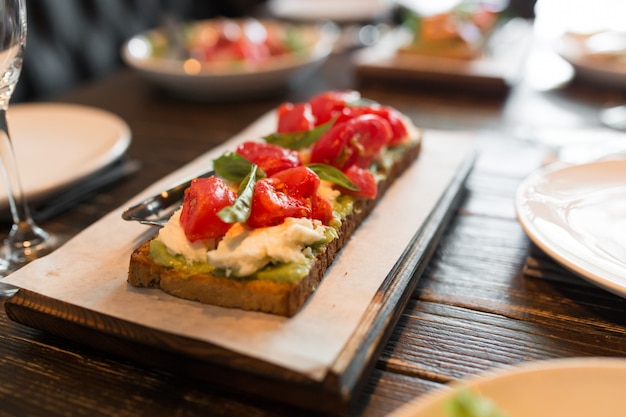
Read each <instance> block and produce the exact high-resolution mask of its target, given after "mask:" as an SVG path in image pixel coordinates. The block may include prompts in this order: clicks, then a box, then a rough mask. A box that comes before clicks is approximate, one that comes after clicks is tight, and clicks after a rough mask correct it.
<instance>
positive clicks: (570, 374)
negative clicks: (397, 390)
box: [390, 358, 626, 417]
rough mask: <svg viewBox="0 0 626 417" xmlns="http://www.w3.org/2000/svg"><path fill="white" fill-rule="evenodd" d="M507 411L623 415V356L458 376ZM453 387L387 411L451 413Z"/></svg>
mask: <svg viewBox="0 0 626 417" xmlns="http://www.w3.org/2000/svg"><path fill="white" fill-rule="evenodd" d="M458 385H459V386H462V387H467V388H468V389H470V390H471V391H473V392H476V393H478V394H479V395H481V396H484V397H486V398H488V399H490V400H491V401H493V402H494V403H495V404H496V405H497V406H498V407H499V408H500V409H501V410H503V411H504V412H506V413H508V414H507V415H509V416H511V417H555V416H567V417H589V416H602V417H618V416H623V415H624V399H623V391H624V386H626V360H624V359H612V358H572V359H553V360H546V361H537V362H529V363H526V364H523V365H519V366H515V367H510V368H504V369H498V370H495V371H493V372H489V373H486V374H483V375H480V376H477V377H474V378H469V379H467V380H465V381H461V382H460V383H459V384H458ZM456 392H457V391H456V390H453V389H450V387H447V388H445V389H442V390H438V391H435V392H433V393H431V394H426V395H425V396H423V397H421V398H419V399H418V400H417V401H415V402H414V403H411V404H408V405H406V406H404V407H402V408H400V409H399V410H398V411H396V412H395V413H393V414H392V415H391V416H390V417H450V416H449V414H447V413H446V410H445V407H446V403H447V402H448V401H449V399H450V398H451V397H452V396H453V395H455V393H456Z"/></svg>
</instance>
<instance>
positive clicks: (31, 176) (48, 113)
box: [0, 103, 131, 207]
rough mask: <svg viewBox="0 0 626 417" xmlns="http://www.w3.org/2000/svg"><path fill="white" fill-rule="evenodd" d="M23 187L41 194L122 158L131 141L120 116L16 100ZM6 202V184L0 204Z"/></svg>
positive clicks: (36, 196)
mask: <svg viewBox="0 0 626 417" xmlns="http://www.w3.org/2000/svg"><path fill="white" fill-rule="evenodd" d="M8 123H9V129H10V131H11V134H12V136H13V143H14V148H15V155H16V158H17V163H18V165H19V169H20V174H21V175H20V176H21V180H22V185H23V188H24V193H25V194H26V196H27V197H28V198H29V199H30V200H40V199H42V198H44V197H46V196H48V195H50V194H51V193H53V192H54V191H58V190H59V189H62V188H63V187H67V186H68V185H71V184H72V183H74V182H75V181H78V180H80V179H82V178H84V177H86V176H88V175H89V174H92V173H94V172H95V171H97V170H98V169H101V168H104V167H106V166H107V165H109V164H111V163H112V162H114V161H116V160H117V159H118V158H120V157H121V156H122V155H123V154H124V153H125V152H126V150H127V148H128V146H129V145H130V142H131V132H130V129H129V127H128V125H127V124H126V122H124V121H123V120H122V119H121V118H119V117H118V116H117V115H114V114H113V113H109V112H108V111H104V110H100V109H97V108H92V107H86V106H79V105H74V104H63V103H29V104H15V105H13V106H11V107H10V108H9V112H8ZM7 206H8V197H7V191H6V188H5V187H1V188H0V207H7Z"/></svg>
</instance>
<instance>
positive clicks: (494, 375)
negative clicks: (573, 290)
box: [389, 356, 626, 417]
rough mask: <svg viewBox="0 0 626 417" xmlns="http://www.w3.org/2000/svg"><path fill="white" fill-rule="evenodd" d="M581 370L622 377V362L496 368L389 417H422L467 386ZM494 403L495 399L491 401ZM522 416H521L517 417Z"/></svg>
mask: <svg viewBox="0 0 626 417" xmlns="http://www.w3.org/2000/svg"><path fill="white" fill-rule="evenodd" d="M579 370H585V371H590V372H594V371H595V372H598V371H605V370H610V371H618V372H622V373H624V376H625V378H626V359H624V358H619V357H593V356H592V357H568V358H554V359H542V360H534V361H529V362H523V363H520V364H515V365H503V366H499V367H496V368H493V369H490V370H487V371H485V372H482V373H480V374H476V375H471V376H468V377H466V378H464V379H461V380H458V381H454V382H452V383H450V384H448V385H445V386H443V387H441V388H439V389H435V390H434V391H431V392H427V393H426V394H424V395H423V396H421V397H419V398H417V399H416V400H413V401H411V402H409V403H408V404H406V405H404V406H402V407H400V408H399V409H398V410H396V411H395V412H393V413H391V415H390V416H389V417H425V415H422V414H420V413H422V412H424V411H427V410H428V409H431V408H432V407H433V406H436V405H438V404H442V403H443V402H444V401H446V400H447V399H448V398H451V397H452V396H453V395H454V394H455V391H456V388H460V387H467V388H470V389H480V387H481V386H484V385H488V384H492V383H496V382H502V381H503V382H504V383H510V381H511V380H513V381H514V380H515V379H516V378H519V377H524V376H526V375H529V374H547V373H553V372H561V371H564V372H576V371H579ZM491 399H492V400H494V401H495V402H496V404H497V401H498V399H497V398H491ZM520 417H522V416H520Z"/></svg>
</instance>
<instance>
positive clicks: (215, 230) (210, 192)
mask: <svg viewBox="0 0 626 417" xmlns="http://www.w3.org/2000/svg"><path fill="white" fill-rule="evenodd" d="M235 198H236V196H235V193H234V192H232V191H231V190H230V189H229V188H228V186H227V185H226V183H225V182H224V181H223V180H222V179H221V178H218V177H209V178H198V179H195V180H193V182H192V183H191V185H190V186H189V188H187V190H185V198H184V200H183V208H182V211H181V213H180V224H181V226H182V228H183V230H184V232H185V236H186V237H187V239H188V240H189V241H191V242H195V241H197V240H201V239H213V238H216V237H220V236H223V235H224V234H225V233H226V232H227V231H228V229H230V227H231V226H232V224H230V223H224V222H223V221H222V220H221V219H220V218H219V217H218V215H217V213H218V212H219V211H220V210H221V209H223V208H224V207H226V206H230V205H232V204H233V203H234V202H235Z"/></svg>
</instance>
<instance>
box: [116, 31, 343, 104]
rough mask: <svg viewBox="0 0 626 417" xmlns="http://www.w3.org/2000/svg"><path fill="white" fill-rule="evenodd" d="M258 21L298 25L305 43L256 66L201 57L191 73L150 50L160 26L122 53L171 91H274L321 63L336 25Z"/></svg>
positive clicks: (208, 94) (227, 96) (230, 94)
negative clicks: (205, 59) (206, 61)
mask: <svg viewBox="0 0 626 417" xmlns="http://www.w3.org/2000/svg"><path fill="white" fill-rule="evenodd" d="M210 22H211V21H210V20H207V21H199V22H190V23H189V24H193V23H197V24H203V23H210ZM261 23H263V24H264V25H271V26H274V27H276V28H278V29H283V30H296V31H298V33H300V34H301V36H302V38H303V44H304V45H305V46H304V47H303V48H302V49H301V50H300V51H298V53H288V54H284V55H279V56H274V57H271V58H269V59H268V60H267V61H266V62H264V63H263V64H262V65H259V66H243V65H242V66H238V67H233V66H232V65H225V64H224V63H223V62H222V63H216V64H212V63H204V64H202V66H201V67H200V68H199V69H198V68H195V69H194V72H193V73H190V72H188V71H185V66H184V64H185V61H184V60H182V59H175V58H171V57H155V56H154V55H153V52H152V46H151V45H152V43H151V39H154V37H155V36H156V37H161V38H162V37H163V36H164V29H163V28H158V29H154V30H151V31H148V32H145V33H142V34H139V35H137V36H134V37H133V38H131V39H129V40H128V41H127V42H126V43H125V44H124V46H123V48H122V58H123V59H124V61H125V62H126V63H127V64H128V65H129V66H130V67H132V68H134V69H136V70H137V71H139V72H140V73H141V74H142V75H144V76H145V77H146V78H147V79H149V80H151V81H152V82H154V83H155V84H156V85H159V86H160V87H161V88H163V89H164V90H166V91H168V92H169V93H172V94H173V95H176V96H180V97H183V98H186V99H193V100H200V101H232V100H240V99H244V98H256V97H262V96H267V95H273V94H276V93H277V92H279V91H281V90H284V89H286V88H288V87H289V85H290V84H293V83H297V82H301V81H302V80H304V79H305V78H306V77H307V76H309V75H310V74H312V73H313V72H314V71H315V70H317V69H318V68H319V67H320V66H321V65H322V64H323V63H324V61H325V60H326V58H328V56H329V55H330V53H331V52H332V50H333V47H334V44H335V42H336V40H337V37H338V29H337V27H336V26H334V25H330V24H326V25H313V24H310V25H304V24H303V25H296V24H289V23H281V22H272V21H261Z"/></svg>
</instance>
